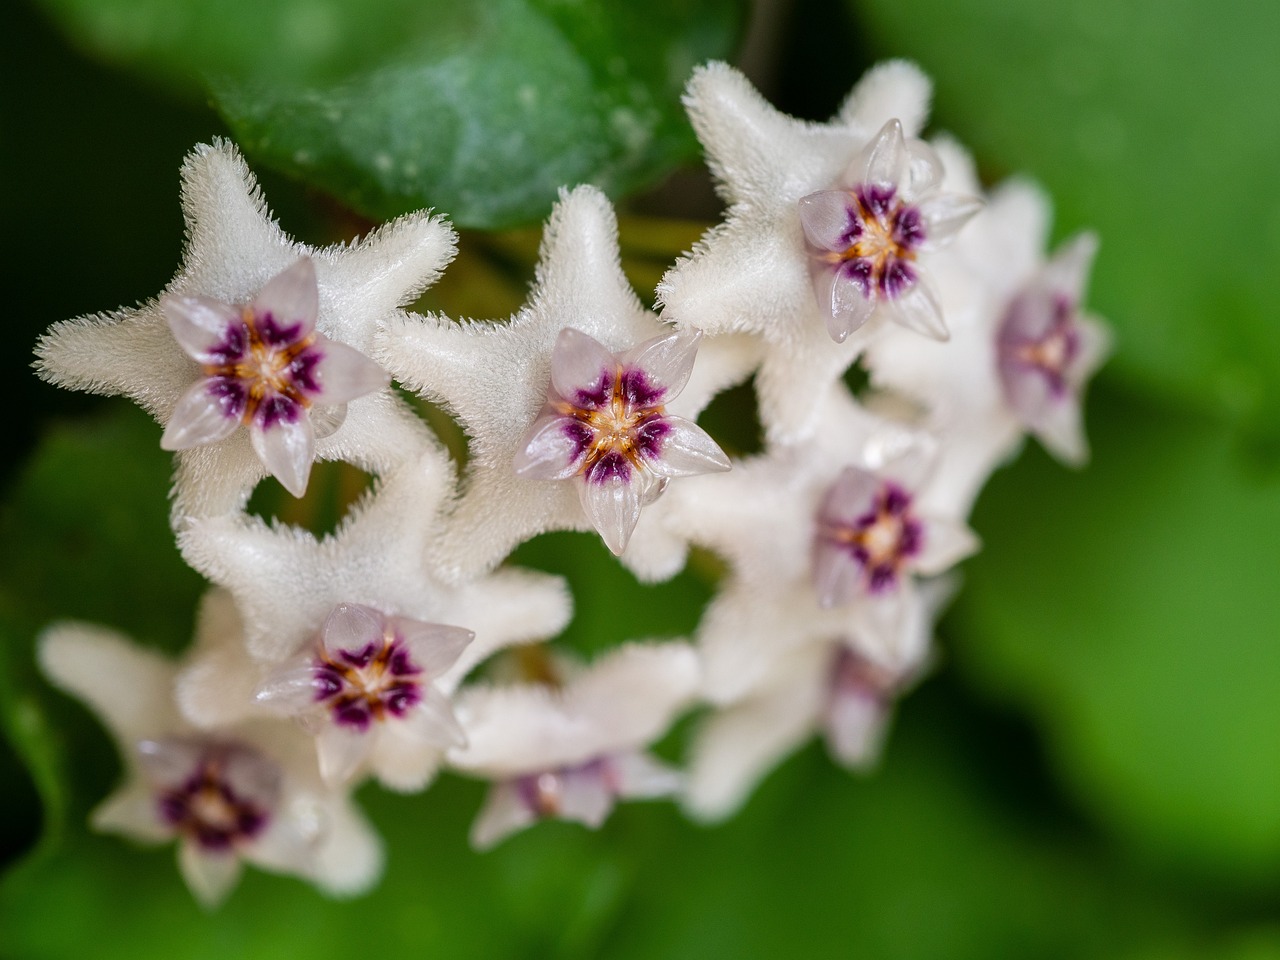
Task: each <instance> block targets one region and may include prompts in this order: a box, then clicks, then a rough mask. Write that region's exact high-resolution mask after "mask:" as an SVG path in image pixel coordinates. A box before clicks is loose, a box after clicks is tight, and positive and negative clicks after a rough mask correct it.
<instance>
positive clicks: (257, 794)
mask: <svg viewBox="0 0 1280 960" xmlns="http://www.w3.org/2000/svg"><path fill="white" fill-rule="evenodd" d="M39 650H40V662H41V666H42V667H43V669H44V672H45V674H46V675H47V676H48V677H49V678H50V679H51V680H53V681H54V682H55V683H56V684H57V685H58V686H59V687H61V688H62V689H63V690H65V691H67V692H68V693H71V694H74V695H76V696H78V697H79V698H81V699H82V700H84V701H85V703H87V704H88V705H89V706H91V707H92V708H93V709H94V711H95V712H96V713H97V714H98V715H99V717H100V718H101V719H102V721H103V723H104V724H105V725H106V726H107V728H108V730H109V731H110V733H111V734H112V736H113V738H114V739H115V740H116V744H117V747H118V748H119V750H120V754H121V756H122V758H123V759H124V765H125V769H126V778H127V779H126V781H125V783H124V784H123V785H122V786H121V787H120V788H119V789H118V790H116V791H115V792H114V793H113V794H112V795H111V796H109V797H108V798H107V799H106V800H105V801H104V802H103V803H102V804H101V805H99V806H98V808H97V809H96V810H94V812H93V815H92V822H93V825H94V826H95V827H96V828H97V829H99V830H106V831H111V832H117V833H123V834H125V835H127V836H130V837H133V838H135V839H138V840H142V841H145V842H150V843H161V842H165V841H167V840H172V839H176V840H177V841H178V866H179V869H180V871H181V873H182V875H183V878H184V879H185V880H186V882H187V885H188V886H189V887H190V888H191V891H192V893H194V894H195V895H196V897H197V898H198V899H199V900H200V901H201V902H202V903H204V904H206V905H207V906H213V905H216V904H217V903H218V902H220V901H221V900H222V899H223V898H224V897H225V896H226V895H227V894H228V893H229V892H230V890H231V888H232V887H233V886H234V885H235V882H236V879H237V878H238V877H239V874H240V869H241V862H242V861H247V862H249V863H252V864H254V865H256V866H259V867H262V868H264V869H267V870H274V871H279V872H284V873H292V874H297V875H300V876H303V877H305V878H308V879H310V880H313V881H314V882H316V883H318V884H319V885H320V886H321V887H323V888H324V889H326V890H328V891H330V892H332V893H339V894H349V893H357V892H360V891H361V890H363V889H365V888H367V887H368V886H369V885H370V884H371V883H372V882H373V881H374V880H375V879H376V878H377V875H378V873H379V872H380V870H381V866H382V853H381V847H380V844H379V842H378V839H377V837H376V836H375V835H374V834H373V832H372V830H371V829H370V827H369V826H368V824H367V823H366V822H365V821H364V818H363V817H361V816H360V814H359V813H358V812H357V811H356V810H355V808H354V807H353V806H352V805H351V803H350V801H349V799H348V797H347V796H346V794H345V793H341V792H335V791H330V790H327V789H325V788H324V786H323V785H322V784H321V783H320V781H319V778H318V777H317V776H316V774H315V762H314V759H313V758H312V757H311V756H309V753H310V751H309V749H308V747H307V745H306V737H305V736H302V735H301V733H300V732H299V731H297V730H294V729H291V728H290V725H288V724H282V723H280V722H279V721H267V722H266V723H255V724H242V725H239V726H236V727H234V728H229V729H225V730H218V731H210V732H201V731H197V730H194V729H192V728H191V726H190V725H189V724H187V723H185V722H184V721H183V720H182V718H181V717H180V716H179V714H178V711H177V708H176V706H175V703H174V699H173V694H174V679H175V673H176V665H175V664H173V663H172V662H170V661H168V660H166V659H165V658H164V657H161V656H160V655H158V654H156V653H153V652H151V651H148V650H144V649H141V648H139V647H136V646H134V645H133V644H131V643H130V642H129V641H128V640H126V639H125V638H123V637H121V636H119V635H118V634H115V633H112V632H111V631H108V630H104V629H102V628H98V627H90V626H85V625H80V624H62V625H58V626H55V627H52V628H50V629H49V630H48V631H46V633H45V634H44V636H43V637H42V638H41V640H40V648H39Z"/></svg>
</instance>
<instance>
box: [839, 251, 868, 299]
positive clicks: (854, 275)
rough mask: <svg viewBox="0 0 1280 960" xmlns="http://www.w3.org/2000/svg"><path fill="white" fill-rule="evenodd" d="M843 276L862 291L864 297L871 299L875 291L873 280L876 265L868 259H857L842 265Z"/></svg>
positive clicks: (840, 267)
mask: <svg viewBox="0 0 1280 960" xmlns="http://www.w3.org/2000/svg"><path fill="white" fill-rule="evenodd" d="M839 270H840V273H841V275H842V276H843V277H844V278H845V279H846V280H848V281H849V282H850V283H852V284H853V285H854V286H855V287H857V288H858V290H859V291H861V293H862V295H863V296H864V297H870V296H871V294H872V291H873V289H874V288H873V285H872V279H873V276H874V274H875V264H874V263H872V262H871V261H870V260H869V259H867V258H866V257H855V258H854V259H852V260H846V261H844V263H842V264H840V266H839Z"/></svg>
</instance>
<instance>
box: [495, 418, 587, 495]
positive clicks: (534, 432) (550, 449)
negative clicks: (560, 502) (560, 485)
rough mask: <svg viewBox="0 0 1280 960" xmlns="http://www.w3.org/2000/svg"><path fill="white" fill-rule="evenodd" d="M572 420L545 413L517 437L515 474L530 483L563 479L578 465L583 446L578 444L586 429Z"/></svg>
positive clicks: (570, 475) (583, 449)
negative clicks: (520, 436) (522, 434)
mask: <svg viewBox="0 0 1280 960" xmlns="http://www.w3.org/2000/svg"><path fill="white" fill-rule="evenodd" d="M589 429H590V428H589V427H586V426H585V425H583V424H580V423H579V422H578V421H576V420H574V419H573V418H572V417H564V416H561V415H560V414H557V413H545V414H543V415H542V416H540V417H538V419H537V420H535V421H533V425H532V426H531V427H530V428H529V430H528V432H526V433H525V435H524V436H523V437H522V438H521V440H520V444H519V446H518V447H517V448H516V455H515V458H514V460H513V461H512V466H513V467H514V468H515V471H516V474H517V475H519V476H521V477H528V478H529V479H531V480H564V479H567V478H568V477H572V476H573V475H574V474H576V473H577V472H578V470H579V469H580V468H581V466H582V461H583V459H584V458H585V457H586V455H587V447H586V445H584V444H583V443H582V442H581V441H580V439H579V438H580V437H581V436H583V435H584V434H583V431H585V430H589Z"/></svg>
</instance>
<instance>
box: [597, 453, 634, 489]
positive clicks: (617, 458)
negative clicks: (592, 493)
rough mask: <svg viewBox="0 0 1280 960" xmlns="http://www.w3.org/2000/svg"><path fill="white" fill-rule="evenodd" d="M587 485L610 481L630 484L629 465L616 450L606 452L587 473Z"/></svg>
mask: <svg viewBox="0 0 1280 960" xmlns="http://www.w3.org/2000/svg"><path fill="white" fill-rule="evenodd" d="M586 479H587V481H588V482H589V483H602V484H603V483H608V482H609V481H611V480H614V479H617V480H621V481H622V482H623V483H630V482H631V463H630V461H628V460H627V458H626V457H624V456H623V455H622V454H621V453H619V452H618V451H617V450H610V451H608V452H607V453H606V454H605V455H604V456H603V457H601V458H600V459H599V460H597V461H596V462H595V464H594V465H593V466H592V467H591V469H590V470H589V471H588V473H587V477H586Z"/></svg>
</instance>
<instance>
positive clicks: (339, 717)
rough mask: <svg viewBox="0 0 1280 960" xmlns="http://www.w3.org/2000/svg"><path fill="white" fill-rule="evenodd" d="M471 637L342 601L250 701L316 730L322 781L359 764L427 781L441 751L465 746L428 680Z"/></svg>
mask: <svg viewBox="0 0 1280 960" xmlns="http://www.w3.org/2000/svg"><path fill="white" fill-rule="evenodd" d="M473 637H474V634H472V632H471V631H470V630H463V629H461V628H460V627H450V626H444V625H442V624H438V623H423V622H421V621H420V620H411V619H409V618H408V617H388V616H386V615H385V614H383V613H382V612H381V611H379V610H376V609H374V608H373V607H367V606H364V605H363V604H358V603H340V604H338V605H337V606H336V607H334V608H333V611H332V612H331V613H330V614H329V616H328V617H326V618H325V621H324V625H323V626H322V627H321V628H320V632H319V637H318V638H317V642H315V643H313V644H308V645H307V646H306V647H305V648H304V649H303V650H302V652H301V653H300V654H299V655H298V656H296V657H294V658H293V659H292V660H288V661H286V662H285V663H283V664H282V665H281V666H280V667H278V668H277V669H276V670H274V671H273V672H272V673H271V674H270V676H269V677H268V678H267V681H266V683H264V684H263V685H262V686H261V687H260V688H259V689H258V694H257V699H258V700H259V701H264V702H266V703H268V704H271V705H274V706H277V707H279V708H280V709H281V710H282V711H283V712H285V713H288V714H291V715H293V716H295V717H298V718H300V719H302V720H303V721H304V723H305V724H306V726H308V727H309V728H310V729H311V730H312V731H313V732H314V733H315V737H316V748H317V751H318V756H319V761H320V775H321V776H322V777H324V779H325V781H326V782H328V783H331V784H339V783H342V782H344V781H346V780H349V779H351V777H352V776H353V775H354V774H355V773H356V771H357V770H358V769H360V768H361V767H362V766H363V765H365V764H366V763H367V764H368V765H369V766H370V767H371V768H372V769H373V770H374V772H375V773H376V774H377V775H378V776H379V777H380V778H381V779H383V780H384V781H387V782H391V783H402V782H405V781H410V782H413V781H425V780H426V778H427V771H428V770H429V769H431V768H433V767H434V765H435V762H436V760H437V758H438V756H439V755H440V754H441V753H443V752H444V751H445V750H446V749H448V748H449V747H457V746H462V745H463V744H464V743H465V742H466V737H465V736H463V733H462V729H461V728H460V727H459V726H458V721H457V720H456V719H454V716H453V708H452V706H451V705H450V703H449V698H448V697H447V696H446V695H445V694H444V693H443V692H441V690H440V688H439V686H438V685H437V684H436V680H437V678H439V677H440V676H441V675H443V674H444V673H445V671H447V670H448V669H449V668H450V667H452V666H453V665H454V663H456V662H457V660H458V656H459V654H461V653H462V650H463V648H464V647H465V646H466V645H467V644H468V643H470V642H471V640H472V639H473ZM406 768H408V769H406Z"/></svg>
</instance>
